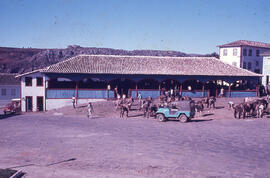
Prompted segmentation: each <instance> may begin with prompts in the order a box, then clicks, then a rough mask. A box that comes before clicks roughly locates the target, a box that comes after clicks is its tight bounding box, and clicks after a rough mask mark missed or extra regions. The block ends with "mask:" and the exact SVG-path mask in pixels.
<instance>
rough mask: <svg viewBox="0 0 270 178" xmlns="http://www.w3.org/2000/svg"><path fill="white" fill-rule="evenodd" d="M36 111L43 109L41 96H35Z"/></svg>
mask: <svg viewBox="0 0 270 178" xmlns="http://www.w3.org/2000/svg"><path fill="white" fill-rule="evenodd" d="M37 111H43V96H37Z"/></svg>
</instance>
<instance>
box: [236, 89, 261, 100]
mask: <svg viewBox="0 0 270 178" xmlns="http://www.w3.org/2000/svg"><path fill="white" fill-rule="evenodd" d="M256 96H257V92H256V90H251V91H231V97H233V98H236V97H256Z"/></svg>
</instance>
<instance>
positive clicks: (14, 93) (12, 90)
mask: <svg viewBox="0 0 270 178" xmlns="http://www.w3.org/2000/svg"><path fill="white" fill-rule="evenodd" d="M15 95H16V89H15V88H12V89H11V96H15Z"/></svg>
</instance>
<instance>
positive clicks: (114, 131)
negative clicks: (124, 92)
mask: <svg viewBox="0 0 270 178" xmlns="http://www.w3.org/2000/svg"><path fill="white" fill-rule="evenodd" d="M228 100H232V99H230V98H224V99H218V100H217V104H216V106H217V109H215V110H206V111H204V114H203V115H202V116H200V117H196V118H194V120H193V121H192V122H188V123H179V122H178V121H168V122H158V121H157V120H155V119H153V118H150V119H144V118H143V117H142V116H141V115H140V113H139V112H136V111H134V112H133V111H131V112H130V117H129V118H128V119H120V118H119V113H118V112H112V111H113V110H114V109H113V108H107V107H108V106H110V102H104V103H95V104H94V109H95V113H94V115H95V116H94V118H93V119H88V118H87V117H86V113H85V109H86V108H84V106H78V108H77V109H75V110H72V108H71V107H66V108H63V109H59V110H53V111H49V112H47V113H28V114H22V115H17V116H12V117H6V118H3V117H2V119H0V134H1V137H0V146H1V147H0V148H1V149H0V158H1V159H0V168H14V169H17V170H22V171H23V172H25V173H26V174H25V175H24V177H31V178H32V177H45V178H46V177H68V178H73V177H117V178H118V177H269V175H270V170H269V167H270V140H269V137H270V119H269V118H268V117H269V116H267V115H265V116H264V117H263V118H262V119H256V118H248V119H245V120H243V119H240V120H238V119H234V118H233V112H232V111H231V110H229V109H228V108H227V102H228ZM233 100H234V102H235V103H237V102H240V100H242V99H233ZM101 111H103V112H101Z"/></svg>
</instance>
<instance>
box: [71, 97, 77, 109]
mask: <svg viewBox="0 0 270 178" xmlns="http://www.w3.org/2000/svg"><path fill="white" fill-rule="evenodd" d="M75 102H76V98H75V96H74V95H73V96H72V105H73V108H74V109H75Z"/></svg>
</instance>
